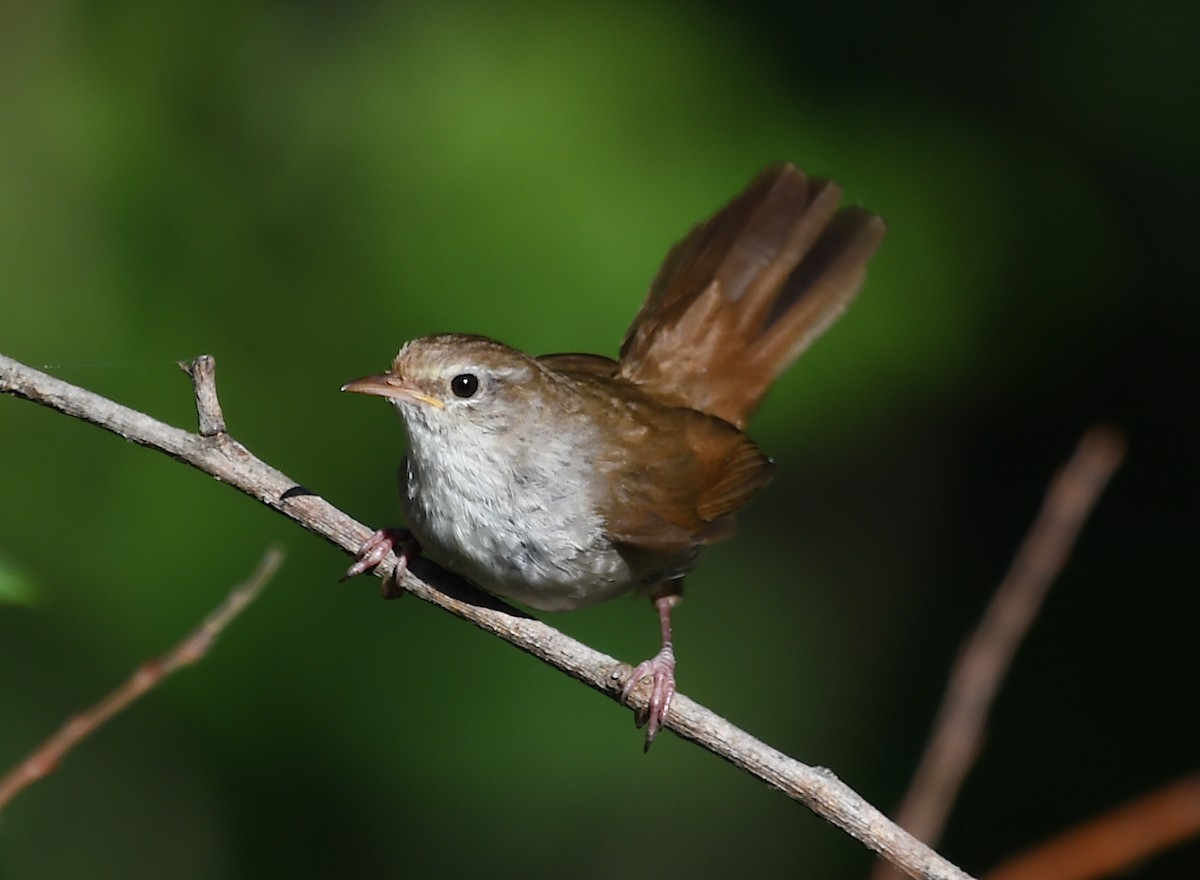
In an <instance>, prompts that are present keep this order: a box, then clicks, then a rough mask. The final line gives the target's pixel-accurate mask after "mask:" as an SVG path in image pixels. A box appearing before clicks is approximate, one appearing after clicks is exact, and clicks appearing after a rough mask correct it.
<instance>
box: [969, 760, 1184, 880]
mask: <svg viewBox="0 0 1200 880" xmlns="http://www.w3.org/2000/svg"><path fill="white" fill-rule="evenodd" d="M1198 834H1200V774H1192V775H1190V776H1185V777H1184V778H1183V779H1180V780H1179V781H1177V782H1174V783H1172V784H1171V785H1168V786H1166V787H1165V788H1160V789H1159V790H1158V791H1155V792H1152V793H1151V794H1148V795H1145V796H1144V797H1141V798H1139V799H1138V800H1136V801H1133V802H1131V803H1128V804H1125V805H1124V806H1121V807H1118V808H1117V809H1115V810H1113V811H1111V812H1109V813H1105V814H1104V815H1103V816H1099V817H1098V818H1095V819H1092V820H1090V821H1088V822H1085V823H1084V824H1082V825H1079V826H1077V827H1076V828H1073V829H1071V830H1070V831H1068V832H1067V833H1065V834H1062V835H1060V836H1058V837H1055V838H1054V839H1053V840H1050V841H1048V842H1047V843H1044V844H1042V845H1041V846H1038V847H1035V848H1034V849H1031V850H1028V851H1026V852H1024V853H1022V854H1021V855H1019V856H1017V857H1015V858H1013V859H1010V860H1009V861H1007V862H1004V863H1003V864H1001V865H999V866H998V867H996V868H995V869H993V870H991V871H989V872H988V873H987V874H986V880H1096V878H1100V877H1114V876H1116V875H1117V874H1120V873H1123V872H1125V871H1128V870H1129V869H1130V868H1131V867H1133V866H1134V865H1136V864H1137V863H1138V862H1140V861H1142V860H1143V859H1145V858H1147V857H1148V856H1151V855H1154V854H1155V853H1157V852H1160V851H1162V850H1164V849H1166V848H1167V847H1169V846H1174V845H1175V844H1177V843H1182V842H1183V841H1185V840H1189V839H1190V838H1193V837H1195V836H1196V835H1198Z"/></svg>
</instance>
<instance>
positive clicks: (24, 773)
mask: <svg viewBox="0 0 1200 880" xmlns="http://www.w3.org/2000/svg"><path fill="white" fill-rule="evenodd" d="M282 561H283V552H282V551H281V550H279V549H276V548H271V549H270V550H268V551H267V553H266V555H265V556H264V557H263V560H262V562H260V563H259V565H258V569H257V570H256V571H255V572H254V574H252V575H251V576H250V578H249V580H247V581H246V582H245V583H244V584H241V585H240V586H238V587H235V588H234V590H233V592H231V593H230V594H229V595H228V596H227V597H226V598H225V601H224V602H222V603H221V604H220V605H219V606H217V608H216V609H215V610H214V611H213V612H212V613H211V614H209V615H208V617H206V618H204V621H203V622H202V623H201V624H200V625H199V626H198V627H196V629H195V630H193V631H192V632H191V633H189V634H188V636H187V637H186V638H185V639H184V640H183V641H181V642H180V643H179V644H177V645H176V646H175V647H174V648H172V649H171V650H170V651H168V652H167V653H165V654H163V655H162V656H161V657H158V658H157V659H154V660H148V661H147V662H145V663H143V664H142V665H141V666H139V667H138V668H137V669H136V670H134V673H133V675H131V676H130V677H129V678H128V679H126V680H125V681H124V683H122V684H121V685H120V686H118V687H117V689H116V690H114V691H113V692H112V693H110V694H109V695H108V696H106V697H105V698H104V699H102V700H101V701H100V702H99V703H97V704H96V705H94V706H92V707H91V708H90V709H86V710H84V711H83V712H81V713H79V714H78V715H76V716H75V717H74V718H72V719H71V720H70V721H68V722H67V723H66V724H64V725H63V726H62V727H61V728H59V730H58V731H57V732H56V733H55V734H53V735H52V736H51V737H50V738H49V739H47V740H45V741H44V742H43V743H42V744H41V745H39V746H38V747H37V748H36V749H35V750H34V751H33V753H32V754H31V755H29V756H28V757H27V758H26V759H25V760H24V761H22V762H21V763H20V764H18V765H17V766H16V767H14V768H13V769H12V770H11V771H10V772H9V773H8V774H7V775H5V776H4V778H2V779H0V810H3V809H4V807H6V806H7V805H8V803H9V801H11V800H12V799H13V798H14V797H16V796H17V795H18V794H19V793H20V792H21V791H22V790H24V789H25V788H26V787H27V786H29V785H31V784H33V783H34V782H37V781H38V780H39V779H42V778H43V777H45V776H48V775H50V774H51V773H53V772H54V770H55V768H57V767H58V765H59V764H60V763H61V762H62V759H63V757H64V756H65V755H66V753H67V752H69V751H70V750H71V749H73V748H75V746H77V745H79V743H80V742H82V741H83V740H85V739H86V738H87V737H89V736H91V735H92V734H93V733H94V732H95V731H96V730H97V729H98V728H99V727H100V726H101V725H103V724H104V723H106V722H107V721H108V720H109V719H110V718H112V717H113V716H114V715H116V714H117V713H118V712H120V711H121V710H123V709H124V708H125V707H127V706H128V705H129V704H130V703H132V702H133V701H134V700H136V699H137V698H138V697H140V696H142V694H144V693H146V692H147V691H148V690H150V689H151V688H153V687H155V686H156V685H158V684H159V683H160V682H161V681H162V680H163V679H164V678H166V677H167V676H168V675H170V674H171V673H173V672H175V671H176V670H177V669H179V668H180V667H181V666H186V665H188V664H191V663H195V662H196V661H197V660H199V659H200V658H201V657H203V656H204V655H205V654H207V653H208V649H209V648H211V647H212V645H213V642H214V641H216V638H217V636H218V635H219V634H220V632H221V631H222V630H223V629H225V627H226V626H228V625H229V623H230V621H232V620H233V619H234V618H235V617H237V616H238V615H239V614H240V613H241V612H242V610H243V609H244V608H245V607H246V606H247V605H249V604H250V603H251V602H252V601H254V599H255V597H256V596H258V594H259V593H260V592H262V588H263V587H265V586H266V584H267V581H269V580H270V579H271V576H272V575H273V574H274V573H275V571H276V569H278V568H279V564H280V563H281V562H282Z"/></svg>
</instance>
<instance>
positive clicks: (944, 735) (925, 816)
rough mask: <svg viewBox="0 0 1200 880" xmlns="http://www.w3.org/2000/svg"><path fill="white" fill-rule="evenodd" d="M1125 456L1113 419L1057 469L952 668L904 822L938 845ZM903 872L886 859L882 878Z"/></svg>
mask: <svg viewBox="0 0 1200 880" xmlns="http://www.w3.org/2000/svg"><path fill="white" fill-rule="evenodd" d="M1124 455H1125V442H1124V440H1123V439H1122V438H1121V435H1120V434H1119V433H1118V432H1117V431H1116V429H1114V428H1112V427H1109V426H1107V425H1096V426H1093V427H1092V428H1090V429H1089V430H1088V431H1087V432H1086V433H1085V434H1084V435H1083V437H1082V438H1081V439H1080V441H1079V444H1078V446H1076V448H1075V452H1074V453H1073V454H1072V456H1071V458H1070V459H1069V460H1068V461H1067V463H1066V464H1065V465H1063V467H1062V469H1061V470H1060V471H1059V472H1058V473H1057V474H1056V475H1055V477H1054V479H1053V481H1052V482H1051V483H1050V486H1049V488H1048V489H1047V490H1046V497H1045V499H1044V500H1043V502H1042V508H1041V510H1040V511H1039V512H1038V515H1037V518H1036V519H1035V520H1034V522H1033V525H1031V526H1030V528H1029V532H1028V534H1027V535H1026V536H1025V540H1024V542H1022V544H1021V547H1020V549H1018V551H1017V555H1016V557H1015V558H1014V559H1013V561H1012V564H1011V566H1010V567H1009V570H1008V572H1007V574H1006V575H1005V576H1004V579H1003V580H1002V581H1001V583H1000V586H999V587H997V588H996V592H995V594H994V595H993V596H992V601H991V603H990V604H989V605H988V607H987V610H986V611H985V612H984V615H983V619H982V620H980V622H979V625H978V627H977V628H976V629H975V632H974V633H972V634H971V636H970V638H969V639H968V640H967V642H966V643H965V644H964V645H963V648H962V651H961V653H960V654H959V656H958V659H957V661H956V662H955V664H954V668H953V670H952V671H951V673H950V681H949V682H948V683H947V685H946V693H945V695H944V696H943V697H942V705H941V707H940V708H939V709H938V714H937V718H936V720H935V721H934V725H933V731H932V732H931V733H930V736H929V742H928V743H927V745H926V747H925V752H924V754H923V755H922V758H921V762H920V764H919V765H918V767H917V771H916V773H915V774H914V776H913V781H912V784H911V786H910V788H909V790H908V794H907V795H906V796H905V798H904V802H903V803H902V804H901V805H900V809H899V810H898V811H897V818H896V821H897V822H898V823H899V824H900V825H901V827H903V828H905V829H907V830H908V831H910V832H912V834H913V835H915V836H916V837H918V838H919V839H921V840H924V841H926V842H928V843H930V844H931V845H932V844H934V843H936V841H937V839H938V838H939V837H940V836H941V833H942V829H943V828H944V827H945V824H946V818H947V817H948V816H949V814H950V807H951V806H952V805H953V803H954V800H955V798H956V797H957V795H958V791H959V789H960V788H961V787H962V783H963V780H964V779H965V778H966V775H967V771H968V770H970V768H971V765H972V764H973V763H974V761H975V758H976V756H977V755H978V753H979V748H980V742H981V741H982V739H983V733H984V725H985V724H986V722H987V716H988V711H989V709H990V708H991V705H992V702H993V701H994V700H995V698H996V693H997V692H998V691H999V689H1000V685H1001V683H1002V682H1003V680H1004V674H1005V672H1006V671H1007V670H1008V668H1009V666H1010V665H1011V664H1012V660H1013V657H1014V656H1015V654H1016V652H1017V648H1018V647H1019V646H1020V644H1021V640H1022V639H1023V638H1024V636H1025V633H1026V632H1027V631H1028V630H1029V627H1030V625H1031V624H1032V623H1033V620H1034V618H1035V617H1036V616H1037V613H1038V610H1039V609H1040V608H1041V606H1042V600H1043V599H1045V597H1046V593H1047V592H1048V591H1049V589H1050V585H1051V584H1052V583H1053V582H1054V579H1055V578H1056V577H1057V576H1058V574H1059V572H1060V571H1062V568H1063V566H1064V565H1065V564H1066V562H1067V557H1068V556H1069V555H1070V552H1071V548H1072V546H1073V545H1074V543H1075V539H1076V538H1077V537H1078V536H1079V532H1080V529H1082V528H1083V524H1084V521H1085V520H1086V519H1087V516H1088V514H1089V513H1090V512H1091V510H1092V508H1093V507H1094V506H1095V504H1096V501H1097V500H1098V499H1099V497H1100V493H1101V492H1103V491H1104V487H1105V486H1106V485H1108V481H1109V479H1111V477H1112V475H1113V474H1114V473H1115V472H1116V470H1117V468H1118V467H1119V466H1120V464H1121V459H1122V458H1123V457H1124ZM895 876H896V872H895V870H894V869H892V868H891V867H890V866H888V865H883V864H881V865H878V866H877V868H876V869H875V870H874V871H873V872H872V877H873V878H874V880H888V878H891V877H895Z"/></svg>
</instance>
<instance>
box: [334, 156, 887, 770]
mask: <svg viewBox="0 0 1200 880" xmlns="http://www.w3.org/2000/svg"><path fill="white" fill-rule="evenodd" d="M840 199H841V191H840V190H839V189H838V187H837V186H836V185H835V184H834V183H833V182H831V181H829V180H821V179H816V178H813V179H810V178H808V177H806V176H805V175H804V173H803V172H801V171H798V170H797V169H796V168H795V167H793V166H791V165H776V166H771V167H769V168H767V169H766V170H764V171H763V172H762V173H761V174H759V175H758V177H757V178H755V179H754V181H753V182H752V183H751V184H750V186H749V187H748V188H747V189H746V190H745V192H743V193H742V194H741V195H739V196H737V197H736V198H734V199H733V201H731V202H730V203H729V204H728V205H726V206H725V207H724V208H722V209H721V210H720V211H718V212H717V213H716V214H715V215H714V216H713V217H712V218H710V219H709V220H707V221H705V222H704V223H701V224H700V225H699V226H697V227H696V228H695V229H693V230H692V231H691V232H690V233H689V234H688V235H687V237H686V238H684V239H683V241H681V242H680V243H679V244H677V245H676V246H675V247H674V248H672V250H671V252H670V253H669V254H668V255H667V259H666V262H665V263H664V264H663V267H662V269H660V270H659V273H658V277H657V278H656V279H655V280H654V283H653V284H652V285H651V287H650V293H649V296H648V297H647V298H646V301H645V303H644V304H643V305H642V308H641V311H639V312H638V315H637V317H636V318H634V321H633V324H632V326H631V327H630V328H629V332H628V333H627V334H626V336H625V341H624V343H623V344H622V345H621V353H620V358H619V359H618V360H615V361H614V360H611V359H609V358H606V357H602V356H599V355H589V354H555V355H544V356H542V357H531V356H529V355H526V354H522V353H521V352H520V351H517V350H516V349H513V348H510V347H509V346H507V345H504V344H502V343H500V342H495V341H493V340H491V339H488V338H486V337H483V336H467V335H460V334H443V335H438V336H426V337H422V338H420V339H414V340H413V341H412V342H409V343H408V344H407V345H405V346H404V347H403V348H402V349H401V350H400V353H399V354H397V355H396V358H395V360H394V361H393V363H392V368H391V369H390V370H389V371H388V372H386V373H384V374H382V375H378V376H369V377H367V378H363V379H357V380H355V381H353V382H350V383H349V384H348V385H346V386H345V387H344V388H343V389H342V390H343V391H356V392H359V393H362V394H376V395H380V396H382V397H386V398H388V399H389V400H390V401H391V403H392V404H393V405H394V406H395V407H396V410H397V411H398V412H399V414H400V417H401V419H402V420H403V421H404V425H405V429H406V431H407V434H408V451H407V455H406V457H405V459H404V463H403V465H402V469H401V487H402V496H403V501H404V507H405V514H406V519H407V525H408V529H407V531H397V530H382V531H380V532H376V533H375V535H373V536H372V538H371V539H369V540H368V541H367V542H366V543H365V544H364V546H363V548H362V550H361V551H360V554H359V561H358V562H357V563H356V564H355V565H353V566H351V568H350V569H349V570H348V571H347V573H346V575H347V577H349V576H353V575H355V574H359V573H361V572H364V571H366V570H368V569H370V568H371V567H373V566H374V565H377V564H378V563H379V562H381V561H382V560H383V559H384V558H385V557H386V556H387V554H388V553H389V552H390V551H391V550H392V549H393V548H394V546H395V545H396V544H397V543H402V545H403V547H402V550H401V554H400V555H401V566H403V565H405V564H406V562H407V559H408V557H409V556H411V555H412V554H413V553H416V552H421V553H423V554H426V555H428V556H429V557H431V558H432V559H433V560H434V561H436V562H438V563H439V564H441V565H443V566H445V567H446V568H448V569H450V570H452V571H454V572H457V573H458V574H460V575H462V576H463V577H465V578H467V579H468V580H470V581H472V582H474V583H475V584H477V585H479V586H480V587H483V588H484V589H485V590H488V591H489V592H492V593H495V594H496V595H499V596H503V597H506V598H509V599H513V600H516V601H518V602H522V603H524V604H526V605H529V606H531V607H533V608H536V609H539V610H544V611H566V610H571V609H575V608H582V607H584V606H587V605H592V604H595V603H597V602H603V601H605V600H607V599H612V598H613V597H615V596H619V595H621V594H623V593H628V592H630V591H635V592H638V593H643V594H645V595H647V596H649V597H650V598H651V599H652V600H653V602H654V605H655V606H656V608H657V610H658V615H659V620H660V622H661V626H662V648H661V650H660V651H659V652H658V653H657V654H656V655H655V656H654V657H652V658H651V659H649V660H647V661H645V662H643V663H642V664H641V665H639V666H638V667H637V668H636V669H635V670H634V671H633V674H632V675H631V676H630V677H629V679H628V680H627V681H626V684H625V686H624V691H623V694H622V697H623V698H624V699H628V697H629V694H630V693H631V692H632V690H633V689H634V688H635V686H636V685H637V684H638V683H639V682H641V681H642V680H643V679H645V678H647V677H648V678H649V679H650V694H649V700H648V709H647V710H646V712H645V713H644V717H643V718H641V719H639V721H643V720H644V721H646V722H648V726H647V731H646V746H647V748H648V747H649V745H650V742H651V741H652V740H653V739H654V735H655V734H656V733H657V732H658V730H659V728H660V727H661V726H662V724H663V722H664V720H665V719H666V717H667V713H668V712H669V710H670V706H671V698H672V696H673V695H674V693H675V655H674V650H673V647H672V642H671V621H670V611H671V608H672V607H673V606H674V605H675V604H676V603H677V602H678V601H679V597H680V594H681V590H682V586H683V578H684V576H685V575H686V574H687V573H688V572H690V571H691V570H692V569H693V568H694V567H695V565H696V563H697V562H698V561H699V559H700V556H701V555H702V554H703V552H704V549H705V548H706V547H708V546H709V545H711V544H714V543H716V542H717V541H721V540H723V539H725V538H728V537H729V536H730V535H732V534H733V531H734V526H735V523H734V514H735V513H736V512H737V511H738V510H739V509H740V508H741V507H742V506H743V505H744V504H745V503H746V502H747V501H749V500H750V498H751V497H752V496H753V495H754V494H755V493H757V492H758V491H759V490H760V489H761V488H762V487H763V486H765V485H766V484H767V482H768V481H770V479H771V475H772V472H773V470H774V465H773V464H772V462H771V459H769V458H768V457H767V456H766V455H765V454H763V452H762V451H761V450H760V449H759V448H758V446H756V445H755V443H754V441H752V440H751V439H750V438H749V437H747V436H746V434H744V433H743V429H744V428H745V426H746V422H747V420H748V419H749V417H750V414H751V413H752V412H753V411H754V410H755V408H756V407H757V406H758V404H759V402H760V401H761V400H762V398H763V395H765V394H766V392H767V389H768V388H769V387H770V385H771V383H772V382H773V381H774V380H775V379H776V378H777V377H778V376H779V375H780V374H781V373H782V372H783V371H784V370H786V369H787V367H788V365H789V364H791V363H792V361H794V360H795V359H796V358H797V357H798V356H799V355H800V353H801V352H803V351H804V350H805V349H806V348H807V347H808V346H809V344H810V343H811V342H812V341H813V340H814V339H815V338H816V337H817V336H818V335H819V334H820V333H821V332H822V331H823V330H825V328H826V327H828V326H829V325H830V323H832V322H833V320H834V319H835V318H837V316H838V315H839V314H840V313H841V312H842V310H843V309H844V308H845V307H846V305H847V304H848V303H849V302H850V300H851V299H852V298H853V297H854V295H855V293H856V292H857V291H858V288H859V286H860V285H861V284H862V281H863V278H864V275H865V264H866V262H867V260H868V259H869V258H870V256H871V255H872V254H873V253H874V252H875V249H876V248H877V247H878V246H879V243H880V241H881V239H882V237H883V234H884V225H883V221H882V220H881V219H880V218H879V217H877V216H875V215H874V214H871V213H868V212H867V211H864V210H861V209H859V208H856V207H848V208H843V209H841V210H838V202H839V200H840ZM398 573H399V572H398ZM398 573H397V574H398Z"/></svg>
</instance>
